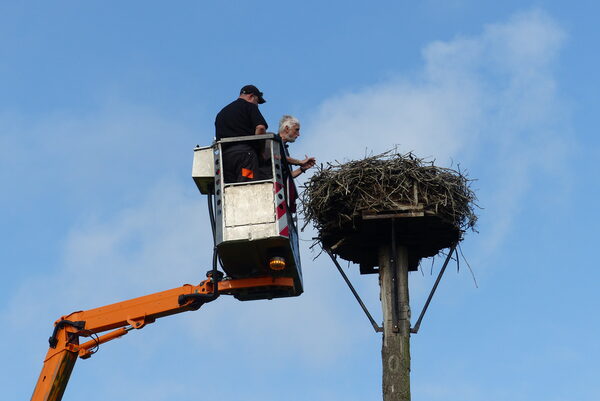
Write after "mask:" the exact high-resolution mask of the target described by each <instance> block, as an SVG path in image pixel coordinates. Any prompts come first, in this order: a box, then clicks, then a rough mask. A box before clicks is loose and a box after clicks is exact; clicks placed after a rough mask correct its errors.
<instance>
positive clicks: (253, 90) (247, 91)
mask: <svg viewBox="0 0 600 401" xmlns="http://www.w3.org/2000/svg"><path fill="white" fill-rule="evenodd" d="M240 95H256V96H258V104H263V103H264V102H266V100H265V99H263V93H262V92H261V91H259V90H258V88H257V87H256V86H254V85H246V86H244V87H243V88H242V89H240Z"/></svg>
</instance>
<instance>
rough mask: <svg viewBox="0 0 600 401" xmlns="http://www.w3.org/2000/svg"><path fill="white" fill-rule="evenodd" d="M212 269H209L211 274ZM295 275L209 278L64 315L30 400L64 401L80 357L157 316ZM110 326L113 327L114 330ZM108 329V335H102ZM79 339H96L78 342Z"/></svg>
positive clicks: (283, 283)
mask: <svg viewBox="0 0 600 401" xmlns="http://www.w3.org/2000/svg"><path fill="white" fill-rule="evenodd" d="M209 273H210V272H209ZM293 286H294V282H293V279H292V278H288V277H271V276H266V277H255V278H246V279H236V280H224V281H220V277H217V278H216V279H215V280H213V279H212V278H209V279H207V280H205V281H203V282H201V283H200V284H199V285H197V286H194V285H190V284H186V285H183V286H182V287H178V288H173V289H171V290H167V291H162V292H158V293H155V294H150V295H146V296H143V297H139V298H134V299H130V300H128V301H123V302H118V303H115V304H112V305H107V306H102V307H99V308H95V309H90V310H87V311H79V312H73V313H71V314H70V315H66V316H63V317H61V318H60V319H59V320H57V321H56V323H55V325H54V331H53V333H52V336H51V337H50V339H49V343H50V348H49V349H48V353H47V354H46V358H45V359H44V366H43V368H42V372H41V373H40V376H39V378H38V381H37V384H36V386H35V389H34V391H33V395H32V397H31V401H60V400H61V399H62V396H63V393H64V391H65V389H66V387H67V383H68V381H69V377H70V375H71V371H72V370H73V367H74V366H75V362H76V361H77V357H80V358H82V359H86V358H89V357H90V356H92V354H94V352H96V350H97V349H98V346H99V345H100V344H102V343H105V342H107V341H110V340H114V339H115V338H119V337H121V336H123V335H125V334H127V333H128V332H129V331H130V330H133V329H141V328H143V327H144V326H145V325H147V324H149V323H153V322H154V321H155V320H156V319H158V318H161V317H165V316H170V315H174V314H177V313H181V312H187V311H193V310H197V309H198V308H200V307H201V306H202V305H203V304H205V303H207V302H210V301H213V300H215V299H216V298H217V297H218V296H219V295H221V294H227V295H234V294H236V293H237V292H240V291H244V290H248V289H252V288H264V287H293ZM111 330H112V331H111ZM106 331H108V333H106V334H102V335H98V334H99V333H103V332H106ZM80 337H91V338H92V339H91V340H89V341H87V342H84V343H82V344H80V343H79V338H80Z"/></svg>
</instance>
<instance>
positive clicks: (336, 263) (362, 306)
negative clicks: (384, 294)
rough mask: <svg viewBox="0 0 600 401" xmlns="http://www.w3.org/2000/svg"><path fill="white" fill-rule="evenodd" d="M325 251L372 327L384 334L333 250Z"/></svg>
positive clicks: (326, 249) (327, 249)
mask: <svg viewBox="0 0 600 401" xmlns="http://www.w3.org/2000/svg"><path fill="white" fill-rule="evenodd" d="M323 249H324V250H325V252H327V254H328V255H329V257H330V258H331V260H332V261H333V263H334V264H335V267H337V269H338V271H339V272H340V274H341V275H342V277H343V279H344V281H345V282H346V284H347V285H348V288H350V291H352V294H354V298H356V300H357V301H358V304H359V305H360V307H361V308H362V310H363V311H364V312H365V315H367V318H368V319H369V321H370V322H371V325H372V326H373V329H374V330H375V332H376V333H381V332H383V327H380V326H379V325H378V324H377V322H375V319H373V316H371V314H370V313H369V310H368V309H367V307H366V306H365V304H364V303H363V301H362V300H361V299H360V296H359V295H358V293H357V292H356V290H355V289H354V287H353V286H352V283H351V282H350V280H349V279H348V276H346V273H344V270H342V267H341V266H340V264H339V263H338V261H337V259H336V257H335V256H334V255H333V253H331V250H330V249H329V248H323Z"/></svg>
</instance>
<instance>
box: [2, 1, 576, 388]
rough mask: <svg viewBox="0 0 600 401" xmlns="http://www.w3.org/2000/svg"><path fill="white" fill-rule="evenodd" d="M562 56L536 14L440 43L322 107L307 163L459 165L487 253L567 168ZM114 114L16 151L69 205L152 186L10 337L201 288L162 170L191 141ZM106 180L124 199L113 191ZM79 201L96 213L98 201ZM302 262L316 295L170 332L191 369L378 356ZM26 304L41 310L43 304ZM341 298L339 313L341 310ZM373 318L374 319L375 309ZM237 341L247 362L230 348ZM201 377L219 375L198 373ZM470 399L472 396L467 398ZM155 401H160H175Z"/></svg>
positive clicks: (196, 231) (14, 318)
mask: <svg viewBox="0 0 600 401" xmlns="http://www.w3.org/2000/svg"><path fill="white" fill-rule="evenodd" d="M563 41H564V33H563V32H562V30H561V29H560V27H559V26H557V24H556V23H555V22H554V21H553V20H552V19H551V18H550V17H548V16H547V15H545V14H544V13H543V12H540V11H532V12H528V13H523V14H519V15H517V16H515V17H514V18H512V19H510V20H509V21H508V22H506V23H500V24H493V25H489V26H487V27H485V29H484V30H483V32H482V33H481V34H480V35H477V36H472V37H459V38H456V39H453V40H449V41H439V42H435V43H432V44H430V45H429V46H427V47H426V48H425V49H424V50H423V59H424V65H423V68H422V70H421V71H420V72H419V73H417V74H414V75H412V76H406V77H401V78H396V79H393V80H391V81H389V82H387V83H385V84H378V85H373V86H371V87H365V88H363V89H361V90H359V91H356V92H353V93H343V94H340V95H338V96H335V97H332V98H330V99H327V100H325V101H324V102H323V104H322V105H321V106H320V107H319V108H318V110H316V111H315V113H314V116H313V117H312V118H311V119H309V120H308V121H307V123H306V126H307V128H306V130H305V131H306V132H307V133H310V134H309V135H307V136H306V137H303V138H304V140H303V141H302V142H301V143H300V144H299V147H302V148H304V149H310V150H311V151H310V153H311V154H315V155H316V156H317V157H318V159H319V161H327V160H333V159H338V160H342V159H343V158H356V157H360V156H362V155H364V153H365V149H368V150H372V151H373V152H379V151H383V150H387V149H388V148H390V147H392V146H393V145H395V144H398V145H400V148H399V149H400V150H402V151H409V150H414V151H415V152H416V153H417V154H418V155H422V156H430V157H434V158H436V159H438V160H440V161H441V163H442V164H448V163H449V162H450V160H452V159H453V160H460V161H463V162H465V163H466V166H467V167H469V168H470V170H471V171H472V173H473V175H474V176H475V177H479V178H484V177H481V176H479V174H478V172H479V171H481V172H484V173H485V174H486V175H485V179H486V180H488V182H487V183H485V187H486V188H487V189H486V192H484V193H483V194H482V195H483V203H484V206H485V207H486V212H485V213H486V214H487V216H488V219H487V221H486V222H485V224H486V226H485V227H482V231H483V232H484V237H485V244H484V245H485V246H487V247H488V250H489V251H493V250H494V249H495V248H496V247H497V245H498V244H499V243H500V242H501V241H502V239H503V238H504V236H505V235H506V232H507V230H508V229H509V227H510V225H511V218H512V217H513V216H514V214H515V213H516V212H517V211H518V205H519V201H520V200H521V199H522V197H523V196H524V194H525V193H526V191H527V190H528V188H529V186H530V182H531V179H532V178H531V177H532V176H533V175H534V174H535V170H537V169H545V170H548V171H555V169H556V163H557V162H559V163H560V160H561V157H563V156H564V148H565V146H566V145H565V143H564V138H563V137H562V132H563V129H564V126H565V125H566V123H565V113H564V111H563V110H562V108H561V107H562V106H561V102H560V99H559V98H558V95H557V89H556V82H555V79H554V76H553V71H552V70H553V68H554V63H555V60H556V57H557V54H558V51H559V50H560V47H561V44H562V42H563ZM108 114H109V115H110V116H112V117H110V118H106V119H97V118H89V119H87V120H85V121H77V120H73V119H71V118H59V117H56V119H57V121H55V122H54V123H53V124H51V125H52V127H55V128H56V130H55V131H54V133H53V134H52V135H53V136H51V137H50V138H45V139H43V140H42V141H41V145H36V139H35V138H33V137H32V138H28V139H26V140H25V141H21V142H20V143H21V145H20V147H19V149H18V151H19V152H20V155H21V156H19V159H20V158H21V157H22V156H24V155H26V154H27V146H28V144H31V145H32V146H33V149H32V150H33V151H34V152H37V153H41V154H43V153H44V152H49V155H50V156H52V157H51V158H52V160H54V161H55V162H56V166H60V167H56V166H54V167H50V170H55V169H60V172H57V173H56V175H52V174H50V175H49V173H48V171H46V170H44V169H43V166H44V163H43V159H41V160H39V161H37V162H36V165H35V166H34V167H32V168H31V169H32V170H31V171H33V170H34V169H35V168H38V169H39V171H42V173H43V174H44V177H55V176H60V175H65V176H66V177H67V178H65V180H66V182H68V186H69V187H71V186H72V188H74V189H73V191H76V192H77V191H80V190H81V189H80V188H81V186H84V187H85V188H87V190H88V191H93V189H94V185H93V183H94V181H95V182H100V181H102V182H104V184H105V185H107V186H106V187H104V188H105V190H106V191H107V193H109V192H110V190H111V189H112V190H113V191H114V189H115V188H117V189H118V190H121V189H123V188H127V187H128V186H127V185H126V184H127V182H135V180H136V179H137V178H138V177H142V176H143V175H144V174H146V173H147V171H148V170H152V171H153V173H152V175H151V177H146V178H145V179H144V183H143V184H140V185H132V186H131V187H130V188H129V189H130V190H131V188H132V187H135V188H136V191H137V192H136V193H135V195H134V194H133V193H132V192H129V193H125V194H116V195H118V196H121V195H122V196H124V197H127V196H133V197H135V199H136V202H134V203H130V206H119V207H113V208H109V209H108V210H104V209H103V210H102V211H100V212H98V213H94V214H93V215H90V216H88V217H85V218H83V219H79V221H78V223H77V224H76V225H75V226H74V227H71V228H70V230H69V233H68V236H67V238H66V239H65V241H64V250H63V253H62V256H61V264H62V266H61V267H60V268H58V269H57V270H56V271H53V272H48V273H47V274H40V275H39V276H38V277H37V278H33V279H31V280H28V283H27V284H26V285H23V286H22V287H20V288H17V289H16V290H15V296H14V297H13V300H12V301H11V302H10V303H9V305H8V306H7V309H5V314H6V316H7V318H8V320H9V323H10V324H11V326H12V327H13V328H18V327H27V328H28V329H29V330H31V329H32V328H33V331H39V330H41V329H43V328H44V329H45V328H49V327H50V326H49V324H50V320H51V319H53V318H56V317H58V316H59V315H60V314H64V313H68V312H70V311H71V310H75V309H82V308H91V307H95V306H99V305H103V304H107V303H111V302H114V301H118V300H123V299H126V298H130V297H132V296H137V295H144V294H146V293H148V292H153V291H160V290H163V289H168V288H171V287H175V286H178V285H180V284H183V283H184V282H186V281H187V282H190V283H197V282H198V281H199V280H201V279H202V278H203V276H204V272H205V271H206V270H208V269H209V268H210V266H209V264H210V253H211V248H212V244H211V238H210V234H209V233H210V231H209V228H208V219H207V217H206V212H205V206H204V203H205V200H204V199H203V198H201V197H200V195H198V194H194V196H190V195H189V192H188V191H187V188H188V187H189V186H193V184H192V183H191V180H189V181H188V184H186V185H187V187H185V186H184V185H183V184H182V182H183V181H182V180H181V179H172V178H170V174H162V173H161V166H163V167H164V166H166V165H168V164H169V163H168V161H171V162H176V163H179V162H181V160H183V159H184V158H185V157H186V155H190V152H189V151H188V149H187V148H186V147H185V146H183V142H184V141H182V140H180V141H179V142H180V143H179V144H178V145H177V146H178V147H180V148H182V149H183V150H181V152H179V151H177V152H175V151H172V150H171V151H168V150H166V149H172V146H167V144H168V143H169V141H170V140H171V138H172V137H168V136H167V135H168V132H169V131H170V132H173V131H177V130H179V131H181V132H187V130H186V129H185V128H183V127H179V126H178V125H177V124H174V123H170V122H168V121H164V120H162V119H159V118H155V117H152V116H150V115H145V114H144V113H142V112H138V113H137V114H136V118H134V119H133V120H128V119H127V118H125V117H124V116H123V115H122V114H121V113H116V116H117V117H116V118H115V115H114V114H112V112H109V113H108ZM63 117H64V116H63ZM59 120H60V121H59ZM42 131H43V127H41V126H37V127H35V129H34V130H33V131H32V132H33V133H34V134H35V135H34V136H35V137H39V136H40V135H41V132H42ZM186 135H187V136H186V137H185V139H189V138H190V137H191V135H189V132H188V134H186ZM0 140H2V141H3V143H6V141H5V139H3V138H2V137H0ZM304 142H305V143H304ZM68 144H71V145H73V146H68ZM13 145H14V144H11V146H13ZM13 147H14V146H13ZM63 147H64V148H63ZM299 153H302V154H303V152H299ZM165 154H167V155H168V156H165ZM61 158H64V159H65V160H64V161H65V162H64V163H61V162H60V159H61ZM16 159H17V158H11V160H13V161H14V160H16ZM4 160H9V158H6V159H4ZM186 160H187V159H186ZM186 163H187V161H186ZM132 164H133V165H134V166H135V167H132ZM146 166H147V167H146ZM471 166H478V167H480V170H479V171H475V170H474V169H473V168H472V167H471ZM119 172H122V175H119V174H121V173H119ZM112 177H115V179H117V180H118V181H119V182H120V183H121V184H122V185H119V186H117V187H115V186H111V185H110V184H106V182H109V181H110V180H111V179H112ZM85 182H88V183H87V184H86V183H85ZM45 185H48V184H45ZM46 188H47V187H46ZM106 188H109V189H108V190H107V189H106ZM140 193H141V194H142V195H139V194H140ZM86 196H87V197H88V198H93V192H92V193H91V195H90V194H88V195H86ZM107 196H108V195H107V194H105V195H104V197H105V198H106V197H107ZM134 205H135V206H134ZM302 246H303V247H305V246H306V244H304V243H303V244H302ZM303 256H304V263H305V276H306V288H307V291H309V292H307V293H306V294H305V295H303V296H302V297H300V298H297V299H293V300H285V301H284V300H281V301H277V302H250V303H243V304H240V303H239V302H236V301H230V302H229V301H222V300H219V301H218V302H217V303H215V304H211V305H207V306H206V307H204V308H203V309H202V310H201V311H200V312H199V313H200V314H201V317H195V318H192V317H190V318H189V320H186V321H185V323H184V322H183V321H182V320H177V321H175V322H174V323H173V327H175V328H176V329H177V330H176V329H173V330H170V331H168V332H164V333H167V334H164V335H165V336H172V335H174V333H176V334H177V335H178V338H181V339H182V341H183V340H189V339H192V340H195V341H191V342H195V343H197V344H198V346H197V347H198V349H197V350H195V351H194V352H196V354H194V355H198V354H200V353H201V352H202V349H205V350H206V349H207V348H209V350H207V351H206V352H211V353H212V356H215V355H216V354H218V353H219V350H223V351H222V352H223V353H224V354H225V355H231V351H230V350H231V349H232V348H233V349H235V350H238V349H239V350H243V351H244V352H245V354H244V355H242V359H243V357H247V358H249V359H252V360H253V363H254V366H256V369H268V368H269V367H268V366H266V364H267V363H268V361H272V360H273V358H275V357H274V356H273V355H282V356H283V357H284V358H289V359H290V360H294V361H300V362H301V363H302V364H304V365H307V366H312V367H313V368H314V369H315V370H318V369H320V368H321V367H322V364H325V365H326V366H327V365H328V364H330V363H332V361H335V360H336V359H339V357H340V355H343V354H344V353H348V354H349V353H352V352H353V349H356V348H357V347H359V346H361V345H364V344H365V343H367V341H368V342H371V343H369V344H368V346H369V347H370V348H371V349H372V348H373V347H377V345H373V343H378V341H379V337H377V336H375V335H373V334H372V332H371V328H370V327H369V325H368V322H367V321H366V319H365V317H364V316H363V315H362V312H361V311H360V310H359V309H358V306H356V305H353V306H350V305H349V304H352V303H354V300H353V299H352V298H351V296H350V295H349V294H348V292H347V289H346V288H344V287H343V285H339V286H337V285H336V286H335V288H334V287H333V286H332V284H331V283H332V282H335V283H339V277H337V272H335V271H334V270H333V269H332V268H331V267H330V266H329V262H328V261H327V260H326V259H325V258H324V257H322V258H323V259H320V260H319V261H318V262H317V263H312V262H311V261H310V256H308V253H307V252H305V253H304V255H303ZM308 266H310V267H308ZM318 269H322V270H321V271H319V270H318ZM361 279H363V280H364V278H361ZM364 288H365V289H366V293H363V295H365V294H366V297H365V298H367V299H366V300H367V302H369V301H368V298H376V286H373V285H370V286H365V287H364ZM419 290H420V291H423V290H425V288H424V287H422V288H421V287H419ZM31 294H43V296H44V302H40V299H39V297H32V296H31ZM340 297H344V299H345V301H344V302H343V303H340V302H339V299H336V298H340ZM372 311H373V312H374V313H375V314H376V315H378V314H379V312H378V311H377V310H376V308H372ZM40 316H44V318H43V322H40ZM349 327H353V329H352V330H349ZM356 327H364V328H365V330H361V329H356ZM184 328H185V330H183V329H184ZM15 330H17V329H15ZM29 330H28V331H29ZM48 331H49V330H48ZM182 333H183V334H182ZM223 333H225V334H223ZM144 334H145V333H144ZM19 335H20V336H25V334H22V333H20V334H19ZM26 335H27V336H31V334H26ZM186 336H187V337H186ZM36 338H37V337H36ZM240 338H244V345H243V346H242V345H240V342H238V343H237V344H232V341H235V340H236V339H240ZM204 341H209V342H208V343H206V342H204ZM132 343H135V342H134V341H131V342H128V344H132ZM177 345H179V344H175V346H177ZM187 346H189V344H187ZM140 347H141V346H140ZM211 347H212V348H211ZM236 347H237V348H236ZM228 350H229V351H228ZM265 350H266V351H268V352H266V351H265ZM36 351H37V349H36ZM190 352H192V351H190ZM227 352H229V353H227ZM264 353H266V354H269V355H267V356H265V355H263V354H264ZM271 354H272V355H271ZM39 357H41V354H40V355H39ZM269 358H271V359H269ZM265 361H267V362H265ZM193 362H194V361H182V362H181V363H182V365H181V366H185V367H186V368H188V369H193V368H194V366H197V365H195V364H194V363H193ZM196 364H199V365H200V366H201V367H203V368H206V367H207V366H208V365H211V364H210V363H207V362H206V360H201V359H199V360H198V362H196ZM166 370H168V369H166ZM371 370H372V369H371ZM209 373H211V372H209ZM209 373H206V374H209ZM212 373H214V372H212ZM172 377H173V376H172ZM165 380H166V381H167V382H168V379H165ZM161 388H162V387H161V384H160V383H158V384H156V386H155V387H154V388H153V389H154V390H153V391H157V392H158V393H161V394H162V390H161ZM463 392H464V393H465V394H469V393H470V392H471V389H469V388H465V389H464V391H463ZM161 394H158V395H156V396H155V398H156V399H163V398H165V397H168V396H167V395H164V396H162V395H161ZM165 394H166V391H165ZM432 395H434V396H435V394H432Z"/></svg>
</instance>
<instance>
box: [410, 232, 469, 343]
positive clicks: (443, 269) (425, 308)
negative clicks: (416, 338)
mask: <svg viewBox="0 0 600 401" xmlns="http://www.w3.org/2000/svg"><path fill="white" fill-rule="evenodd" d="M456 245H458V242H457V243H455V244H454V245H452V247H450V251H449V252H448V256H446V261H445V262H444V265H443V266H442V269H441V270H440V273H439V274H438V276H437V279H436V280H435V284H434V285H433V288H432V289H431V292H430V293H429V297H428V298H427V301H426V302H425V305H424V306H423V310H422V311H421V314H420V315H419V319H417V323H416V324H415V326H414V327H413V328H411V329H410V332H411V333H413V334H417V332H418V331H419V327H421V321H422V320H423V316H425V312H427V308H428V307H429V303H430V302H431V299H432V298H433V294H435V290H436V289H437V286H438V284H439V283H440V280H441V279H442V276H443V275H444V271H446V267H447V266H448V262H450V258H451V257H452V253H453V252H455V250H456ZM457 257H458V255H457Z"/></svg>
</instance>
